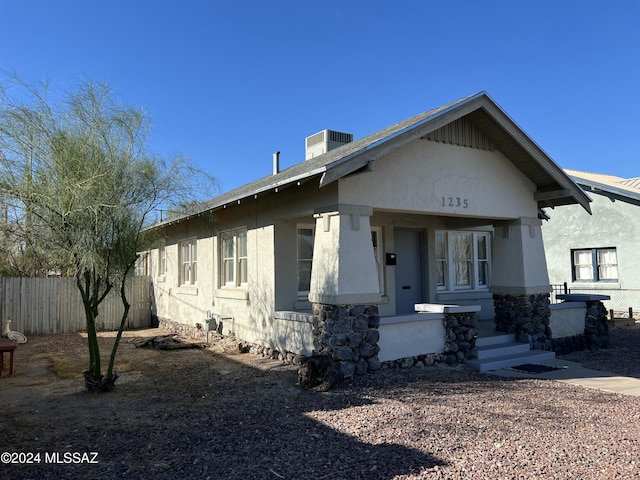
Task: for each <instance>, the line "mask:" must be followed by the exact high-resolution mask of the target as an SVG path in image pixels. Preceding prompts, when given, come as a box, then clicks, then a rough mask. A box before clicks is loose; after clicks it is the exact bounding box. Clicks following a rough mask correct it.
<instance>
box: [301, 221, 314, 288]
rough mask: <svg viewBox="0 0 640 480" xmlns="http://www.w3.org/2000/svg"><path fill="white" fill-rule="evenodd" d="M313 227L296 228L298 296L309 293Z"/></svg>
mask: <svg viewBox="0 0 640 480" xmlns="http://www.w3.org/2000/svg"><path fill="white" fill-rule="evenodd" d="M313 235H314V232H313V227H306V226H304V227H298V235H297V237H298V295H304V294H307V293H309V287H310V285H311V265H312V264H313Z"/></svg>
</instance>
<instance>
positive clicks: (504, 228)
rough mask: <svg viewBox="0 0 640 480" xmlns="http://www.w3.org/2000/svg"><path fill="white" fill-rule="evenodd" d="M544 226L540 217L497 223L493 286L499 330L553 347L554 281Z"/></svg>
mask: <svg viewBox="0 0 640 480" xmlns="http://www.w3.org/2000/svg"><path fill="white" fill-rule="evenodd" d="M541 226H542V221H541V220H540V219H538V218H519V219H517V220H513V221H506V222H498V223H496V224H495V235H494V243H493V246H494V249H493V256H492V278H491V288H490V290H491V292H492V293H493V303H494V309H495V322H496V329H497V330H499V331H503V332H509V333H515V334H516V336H517V339H518V340H519V341H524V342H529V343H530V345H531V346H532V347H533V348H535V349H541V350H551V329H550V328H549V317H550V315H551V310H550V309H549V293H550V292H551V285H550V283H549V275H548V273H547V262H546V258H545V255H544V245H543V242H542V230H541Z"/></svg>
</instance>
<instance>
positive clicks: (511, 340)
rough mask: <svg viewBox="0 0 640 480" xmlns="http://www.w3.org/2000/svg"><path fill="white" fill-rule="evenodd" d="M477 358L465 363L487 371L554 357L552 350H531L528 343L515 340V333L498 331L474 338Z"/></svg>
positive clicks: (544, 360) (546, 360)
mask: <svg viewBox="0 0 640 480" xmlns="http://www.w3.org/2000/svg"><path fill="white" fill-rule="evenodd" d="M476 348H477V349H478V358H477V359H474V360H469V361H467V365H470V366H472V367H473V368H476V369H477V370H480V371H481V372H487V371H490V370H499V369H501V368H509V367H515V366H517V365H523V364H525V363H538V362H548V361H549V360H553V359H555V358H556V354H555V353H554V352H549V351H546V350H531V348H530V347H529V344H528V343H522V342H517V341H516V336H515V334H513V333H511V334H509V333H499V332H497V334H495V335H492V336H487V337H484V336H483V337H478V338H476Z"/></svg>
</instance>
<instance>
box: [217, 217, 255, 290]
mask: <svg viewBox="0 0 640 480" xmlns="http://www.w3.org/2000/svg"><path fill="white" fill-rule="evenodd" d="M220 238H221V241H222V243H221V245H222V246H221V259H222V265H221V277H222V278H221V284H222V285H223V286H225V287H245V286H247V283H248V279H247V275H248V269H247V231H246V230H244V229H242V230H233V231H231V232H225V233H223V234H221V236H220Z"/></svg>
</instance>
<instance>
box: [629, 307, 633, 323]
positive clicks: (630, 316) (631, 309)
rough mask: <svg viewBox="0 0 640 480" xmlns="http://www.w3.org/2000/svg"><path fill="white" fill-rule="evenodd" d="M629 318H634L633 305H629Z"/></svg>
mask: <svg viewBox="0 0 640 480" xmlns="http://www.w3.org/2000/svg"><path fill="white" fill-rule="evenodd" d="M629 320H633V307H629Z"/></svg>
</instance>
